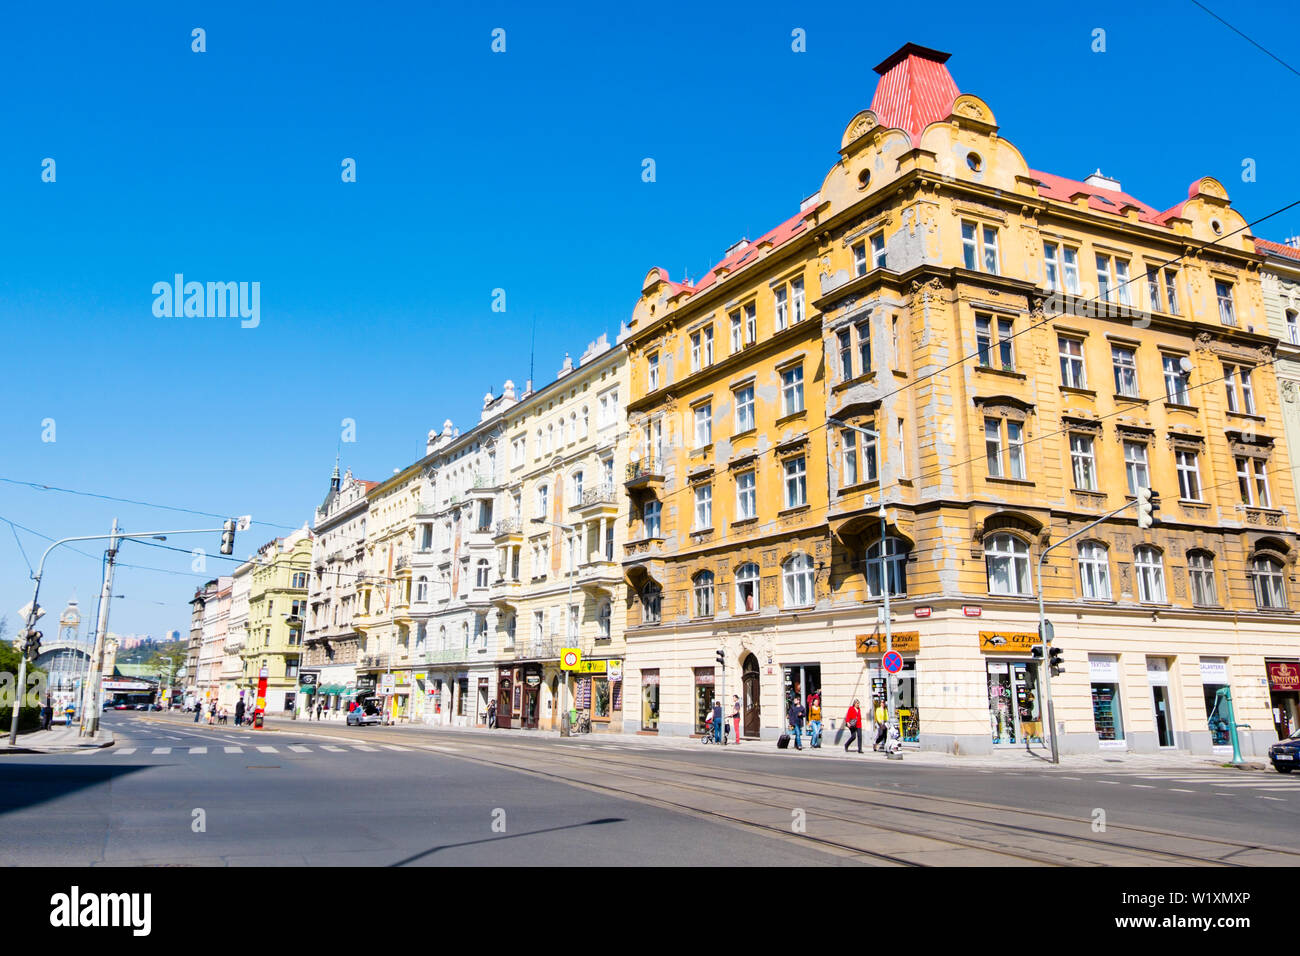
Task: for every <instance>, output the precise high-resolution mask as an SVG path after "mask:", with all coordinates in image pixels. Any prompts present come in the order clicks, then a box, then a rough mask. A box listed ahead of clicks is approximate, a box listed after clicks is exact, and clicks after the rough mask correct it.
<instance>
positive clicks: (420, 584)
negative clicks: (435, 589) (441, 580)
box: [415, 574, 429, 604]
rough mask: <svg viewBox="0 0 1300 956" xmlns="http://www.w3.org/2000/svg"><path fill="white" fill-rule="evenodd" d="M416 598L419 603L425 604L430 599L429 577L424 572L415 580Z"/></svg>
mask: <svg viewBox="0 0 1300 956" xmlns="http://www.w3.org/2000/svg"><path fill="white" fill-rule="evenodd" d="M415 600H416V603H418V604H423V603H424V602H425V601H427V600H429V579H428V578H427V577H426V576H425V575H423V574H421V575H420V579H419V580H418V581H416V582H415Z"/></svg>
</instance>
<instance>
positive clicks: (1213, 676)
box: [1201, 657, 1228, 684]
mask: <svg viewBox="0 0 1300 956" xmlns="http://www.w3.org/2000/svg"><path fill="white" fill-rule="evenodd" d="M1201 683H1202V684H1227V683H1228V662H1227V661H1226V660H1224V659H1223V658H1222V657H1202V658H1201Z"/></svg>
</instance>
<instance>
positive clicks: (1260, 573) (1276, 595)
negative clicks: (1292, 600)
mask: <svg viewBox="0 0 1300 956" xmlns="http://www.w3.org/2000/svg"><path fill="white" fill-rule="evenodd" d="M1250 576H1251V580H1252V582H1253V583H1254V585H1255V606H1256V607H1258V608H1262V609H1264V610H1279V609H1281V608H1285V607H1286V586H1285V584H1284V583H1283V580H1282V562H1280V561H1278V560H1277V559H1275V558H1270V557H1268V556H1266V555H1260V556H1259V557H1256V558H1253V559H1252V560H1251V562H1250Z"/></svg>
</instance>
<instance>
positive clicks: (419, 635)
mask: <svg viewBox="0 0 1300 956" xmlns="http://www.w3.org/2000/svg"><path fill="white" fill-rule="evenodd" d="M428 636H429V628H428V625H427V624H425V623H424V622H423V621H421V622H420V626H419V627H417V628H416V629H415V646H416V647H417V648H423V647H424V642H425V640H426V639H427V638H428Z"/></svg>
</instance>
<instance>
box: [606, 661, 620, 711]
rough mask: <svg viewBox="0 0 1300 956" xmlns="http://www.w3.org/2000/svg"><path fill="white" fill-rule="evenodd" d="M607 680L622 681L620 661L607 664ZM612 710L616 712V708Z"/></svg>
mask: <svg viewBox="0 0 1300 956" xmlns="http://www.w3.org/2000/svg"><path fill="white" fill-rule="evenodd" d="M609 679H610V680H622V679H623V662H622V661H610V662H609ZM614 709H615V710H617V709H618V708H617V707H616V708H614Z"/></svg>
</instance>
